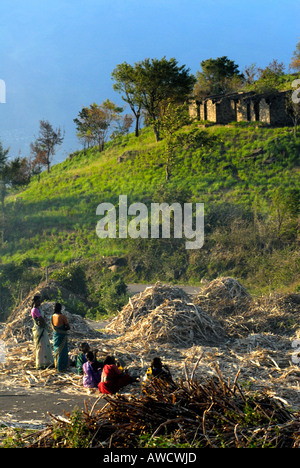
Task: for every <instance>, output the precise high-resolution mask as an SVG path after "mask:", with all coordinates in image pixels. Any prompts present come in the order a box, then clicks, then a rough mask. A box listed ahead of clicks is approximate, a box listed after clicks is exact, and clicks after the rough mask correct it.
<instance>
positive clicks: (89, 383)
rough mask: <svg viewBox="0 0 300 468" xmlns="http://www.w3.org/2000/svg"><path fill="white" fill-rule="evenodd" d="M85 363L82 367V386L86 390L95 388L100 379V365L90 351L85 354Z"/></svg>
mask: <svg viewBox="0 0 300 468" xmlns="http://www.w3.org/2000/svg"><path fill="white" fill-rule="evenodd" d="M86 358H87V362H85V363H84V364H83V366H82V370H83V386H84V387H86V388H97V387H98V384H99V382H100V379H101V372H102V365H101V363H100V362H98V361H97V360H96V358H95V354H94V353H93V352H92V351H88V352H87V353H86Z"/></svg>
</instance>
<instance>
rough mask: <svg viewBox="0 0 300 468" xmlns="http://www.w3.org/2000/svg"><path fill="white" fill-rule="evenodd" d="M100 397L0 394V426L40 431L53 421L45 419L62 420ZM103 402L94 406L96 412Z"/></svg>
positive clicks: (85, 395)
mask: <svg viewBox="0 0 300 468" xmlns="http://www.w3.org/2000/svg"><path fill="white" fill-rule="evenodd" d="M99 396H100V395H99V393H98V392H97V393H95V394H92V395H88V394H82V395H72V394H69V393H64V392H59V393H53V392H52V393H50V392H43V393H40V392H37V393H35V392H33V391H27V390H26V389H22V390H20V391H16V390H8V391H7V390H5V391H0V426H1V425H7V426H9V427H25V428H27V427H28V428H37V429H38V428H39V427H40V426H44V425H46V424H47V422H48V423H49V422H50V421H53V419H52V418H51V417H50V416H49V415H48V413H51V414H53V415H55V416H64V415H65V413H64V412H65V411H66V412H72V410H73V409H74V408H75V407H78V409H79V410H80V411H81V410H83V409H84V402H85V401H86V402H87V403H88V405H89V407H91V405H93V404H94V403H95V402H96V400H97V399H98V398H99ZM105 403H106V402H105V400H99V401H98V402H97V408H98V409H99V408H101V407H102V406H103V405H104V404H105Z"/></svg>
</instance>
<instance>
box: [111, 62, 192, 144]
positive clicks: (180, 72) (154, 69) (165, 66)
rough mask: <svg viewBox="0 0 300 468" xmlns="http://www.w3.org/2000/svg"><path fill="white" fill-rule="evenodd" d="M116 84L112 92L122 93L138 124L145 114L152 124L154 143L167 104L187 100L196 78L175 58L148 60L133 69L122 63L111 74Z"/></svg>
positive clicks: (157, 137) (138, 63) (157, 138)
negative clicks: (171, 101)
mask: <svg viewBox="0 0 300 468" xmlns="http://www.w3.org/2000/svg"><path fill="white" fill-rule="evenodd" d="M112 76H113V78H114V79H115V80H116V83H115V86H114V89H115V90H117V91H119V92H123V93H124V96H123V99H124V100H125V101H126V102H128V104H129V105H130V108H131V110H132V112H133V113H134V115H135V116H136V135H137V134H138V130H137V123H138V119H139V118H140V115H141V110H144V111H145V112H146V114H147V117H148V118H149V119H150V120H151V122H152V125H153V129H154V133H155V136H156V140H157V141H158V140H159V139H160V136H159V122H160V118H161V115H162V114H163V110H164V107H165V106H166V102H167V101H168V100H169V99H172V100H173V101H174V102H185V101H186V100H187V99H188V97H189V96H190V94H191V92H192V89H193V86H194V84H195V78H194V76H193V75H191V74H190V70H189V69H187V68H186V67H185V65H182V66H179V65H178V62H177V60H176V59H175V58H171V59H170V60H167V59H166V57H163V58H162V59H160V60H159V59H149V58H146V59H145V60H143V61H140V62H137V63H135V64H134V66H131V65H128V64H127V63H126V62H124V63H123V64H121V65H118V66H117V67H116V69H115V70H114V71H113V74H112Z"/></svg>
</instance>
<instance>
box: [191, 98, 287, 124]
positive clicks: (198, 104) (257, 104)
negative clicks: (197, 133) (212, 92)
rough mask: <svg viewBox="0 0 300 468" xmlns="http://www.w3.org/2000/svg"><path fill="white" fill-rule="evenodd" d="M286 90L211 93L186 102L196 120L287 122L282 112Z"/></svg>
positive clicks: (283, 110) (285, 114) (224, 122)
mask: <svg viewBox="0 0 300 468" xmlns="http://www.w3.org/2000/svg"><path fill="white" fill-rule="evenodd" d="M286 93H287V92H277V93H265V94H260V95H258V94H255V93H254V92H249V93H233V94H229V95H225V96H222V95H219V96H211V97H208V98H205V99H202V100H199V101H194V102H193V103H191V104H190V108H189V109H190V115H191V117H195V118H197V119H198V120H209V121H211V122H215V123H217V124H228V123H230V122H242V121H246V122H247V121H248V122H263V123H266V124H269V125H290V123H291V120H290V118H289V116H288V115H287V112H286V107H285V99H286Z"/></svg>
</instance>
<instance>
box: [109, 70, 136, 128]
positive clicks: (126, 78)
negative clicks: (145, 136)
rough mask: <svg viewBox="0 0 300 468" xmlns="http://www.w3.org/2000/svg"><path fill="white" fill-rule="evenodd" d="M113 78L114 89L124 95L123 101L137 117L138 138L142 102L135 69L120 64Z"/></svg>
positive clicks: (113, 73)
mask: <svg viewBox="0 0 300 468" xmlns="http://www.w3.org/2000/svg"><path fill="white" fill-rule="evenodd" d="M111 76H112V79H113V80H114V81H115V83H114V85H113V89H114V90H115V91H117V92H118V93H120V94H122V99H123V100H124V101H125V102H126V103H127V104H128V105H129V107H130V109H131V111H132V113H133V115H134V116H135V136H136V137H138V136H139V123H140V117H141V109H142V101H141V98H140V94H139V92H138V86H137V83H138V78H137V75H136V70H135V67H133V66H132V65H129V64H128V63H126V62H123V63H120V64H119V65H117V66H116V68H115V69H114V70H113V72H112V74H111Z"/></svg>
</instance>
